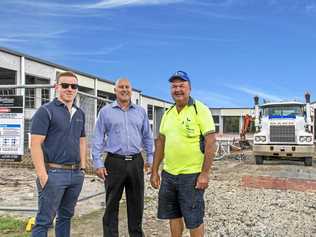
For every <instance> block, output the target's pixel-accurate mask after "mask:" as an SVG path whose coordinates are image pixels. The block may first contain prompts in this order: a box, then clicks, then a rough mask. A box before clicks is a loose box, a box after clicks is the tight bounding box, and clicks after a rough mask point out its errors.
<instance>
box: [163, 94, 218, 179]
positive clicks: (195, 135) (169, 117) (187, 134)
mask: <svg viewBox="0 0 316 237" xmlns="http://www.w3.org/2000/svg"><path fill="white" fill-rule="evenodd" d="M194 103H195V107H196V110H197V113H196V111H195V109H194ZM214 132H215V126H214V121H213V117H212V113H211V111H210V110H209V108H208V107H207V106H206V105H204V104H202V103H201V102H200V101H197V100H195V101H194V100H193V99H192V98H191V97H190V99H189V103H188V105H186V106H185V107H184V108H183V109H182V110H181V111H180V113H178V111H177V109H176V106H173V107H172V108H171V109H169V110H167V111H166V112H165V113H164V115H163V117H162V120H161V124H160V133H161V134H162V135H164V136H165V149H164V168H163V169H164V170H165V171H167V172H168V173H170V174H173V175H178V174H193V173H199V172H201V170H202V165H203V161H204V154H203V153H202V152H201V150H200V134H201V133H202V134H203V135H205V134H208V133H214Z"/></svg>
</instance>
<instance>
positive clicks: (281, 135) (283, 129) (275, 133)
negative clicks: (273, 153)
mask: <svg viewBox="0 0 316 237" xmlns="http://www.w3.org/2000/svg"><path fill="white" fill-rule="evenodd" d="M270 141H271V142H295V126H270Z"/></svg>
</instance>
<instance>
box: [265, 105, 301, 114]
mask: <svg viewBox="0 0 316 237" xmlns="http://www.w3.org/2000/svg"><path fill="white" fill-rule="evenodd" d="M263 114H264V116H304V109H303V106H302V105H273V106H269V107H263Z"/></svg>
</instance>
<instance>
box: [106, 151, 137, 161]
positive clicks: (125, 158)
mask: <svg viewBox="0 0 316 237" xmlns="http://www.w3.org/2000/svg"><path fill="white" fill-rule="evenodd" d="M140 155H141V154H140V153H137V154H133V155H119V154H114V153H111V152H108V156H109V157H113V158H119V159H123V160H134V159H136V158H137V157H140Z"/></svg>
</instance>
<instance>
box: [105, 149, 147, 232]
mask: <svg viewBox="0 0 316 237" xmlns="http://www.w3.org/2000/svg"><path fill="white" fill-rule="evenodd" d="M104 166H105V168H106V169H107V172H108V176H107V178H106V181H105V190H106V209H105V213H104V216H103V234H104V237H117V236H119V234H118V214H119V204H120V200H121V198H122V194H123V190H124V188H125V193H126V203H127V217H128V232H129V235H130V236H131V237H142V236H144V233H143V230H142V219H143V210H144V161H143V159H142V157H141V155H139V156H138V157H137V158H135V159H133V160H124V159H122V158H117V157H111V156H110V155H108V157H107V158H106V160H105V163H104Z"/></svg>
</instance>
